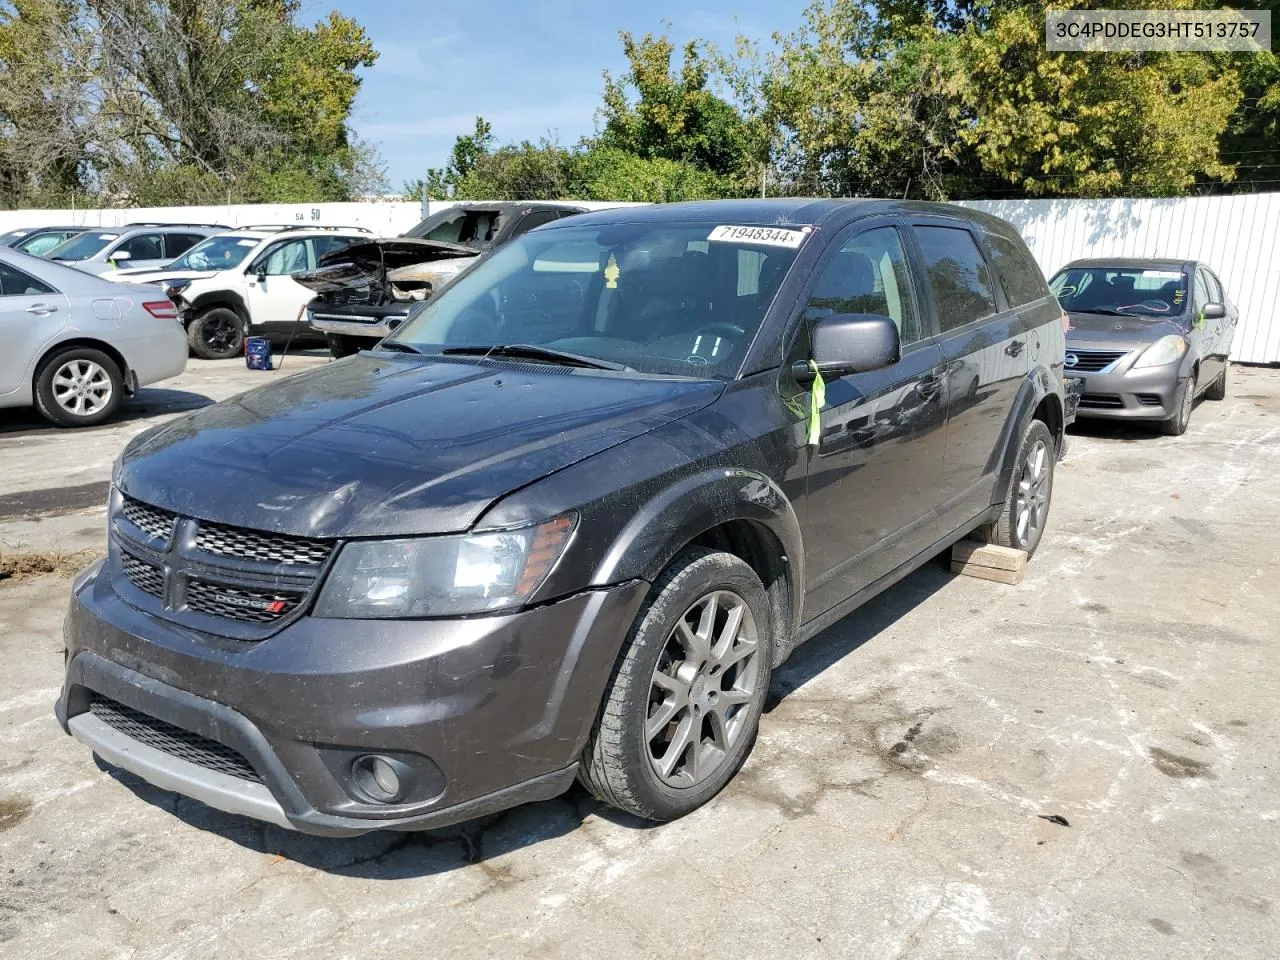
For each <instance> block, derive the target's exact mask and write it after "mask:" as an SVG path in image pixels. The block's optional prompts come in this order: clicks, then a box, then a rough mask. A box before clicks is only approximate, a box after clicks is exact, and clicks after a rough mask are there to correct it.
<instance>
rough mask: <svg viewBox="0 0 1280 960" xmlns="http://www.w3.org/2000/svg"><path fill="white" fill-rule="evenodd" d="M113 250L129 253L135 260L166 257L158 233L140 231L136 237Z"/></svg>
mask: <svg viewBox="0 0 1280 960" xmlns="http://www.w3.org/2000/svg"><path fill="white" fill-rule="evenodd" d="M111 252H112V253H128V254H129V256H130V258H131V259H134V260H163V259H164V249H163V248H162V247H161V245H160V234H158V233H140V234H138V235H137V236H136V237H130V238H129V239H128V240H126V241H124V242H123V243H122V244H120V246H118V247H116V248H115V249H114V250H112V251H111ZM108 259H110V258H109V257H108Z"/></svg>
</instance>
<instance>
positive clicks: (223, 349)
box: [187, 307, 244, 360]
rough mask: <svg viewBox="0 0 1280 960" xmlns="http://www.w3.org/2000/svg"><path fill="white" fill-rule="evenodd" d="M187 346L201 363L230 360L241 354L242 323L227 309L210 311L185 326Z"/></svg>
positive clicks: (212, 308) (237, 316)
mask: <svg viewBox="0 0 1280 960" xmlns="http://www.w3.org/2000/svg"><path fill="white" fill-rule="evenodd" d="M187 343H188V344H189V345H190V347H191V352H192V353H193V354H194V355H195V356H197V357H199V358H200V359H202V360H230V359H231V358H232V357H235V356H239V355H240V354H242V353H244V321H243V320H242V319H241V318H240V314H238V313H236V312H235V311H234V310H232V309H231V308H230V307H210V308H209V309H208V310H205V311H204V312H202V313H201V314H199V315H198V316H197V317H195V318H194V319H193V320H192V321H191V322H190V323H189V324H187Z"/></svg>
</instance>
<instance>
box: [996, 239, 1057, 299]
mask: <svg viewBox="0 0 1280 960" xmlns="http://www.w3.org/2000/svg"><path fill="white" fill-rule="evenodd" d="M987 243H988V244H989V245H990V249H991V268H992V269H993V270H995V272H996V279H998V280H999V281H1000V286H1002V287H1004V295H1005V297H1006V298H1007V299H1008V300H1009V306H1011V307H1020V306H1022V305H1023V304H1026V303H1033V302H1035V301H1036V300H1043V299H1044V298H1045V297H1047V296H1048V295H1049V287H1048V285H1047V284H1046V283H1045V282H1044V275H1043V274H1042V273H1041V272H1040V267H1039V266H1037V265H1036V262H1035V260H1033V259H1032V258H1031V253H1030V251H1028V250H1027V248H1026V247H1025V246H1024V245H1023V244H1022V243H1021V242H1020V241H1018V240H1013V239H1011V238H1009V237H1002V236H1000V235H999V234H998V233H989V234H987Z"/></svg>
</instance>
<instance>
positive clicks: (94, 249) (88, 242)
mask: <svg viewBox="0 0 1280 960" xmlns="http://www.w3.org/2000/svg"><path fill="white" fill-rule="evenodd" d="M119 238H120V234H118V233H82V234H80V236H78V237H72V238H71V239H70V240H68V241H67V242H66V243H64V244H62V246H60V247H54V248H53V250H51V251H50V252H49V259H51V260H88V259H89V258H90V257H92V256H93V255H94V254H95V253H100V252H101V251H103V250H105V249H106V247H107V244H109V243H110V242H111V241H112V240H118V239H119Z"/></svg>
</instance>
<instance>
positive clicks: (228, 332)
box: [200, 316, 236, 353]
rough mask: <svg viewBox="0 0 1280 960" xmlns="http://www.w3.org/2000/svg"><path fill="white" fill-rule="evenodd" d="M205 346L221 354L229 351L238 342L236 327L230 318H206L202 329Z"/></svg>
mask: <svg viewBox="0 0 1280 960" xmlns="http://www.w3.org/2000/svg"><path fill="white" fill-rule="evenodd" d="M200 334H201V336H202V337H203V338H204V342H205V346H207V347H208V348H209V349H210V350H212V351H214V352H216V353H221V352H223V351H224V350H229V349H230V348H231V347H232V346H234V345H235V342H236V325H235V323H234V321H232V320H231V319H230V318H229V317H221V316H219V317H206V318H205V320H204V323H203V324H202V325H201V327H200Z"/></svg>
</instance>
